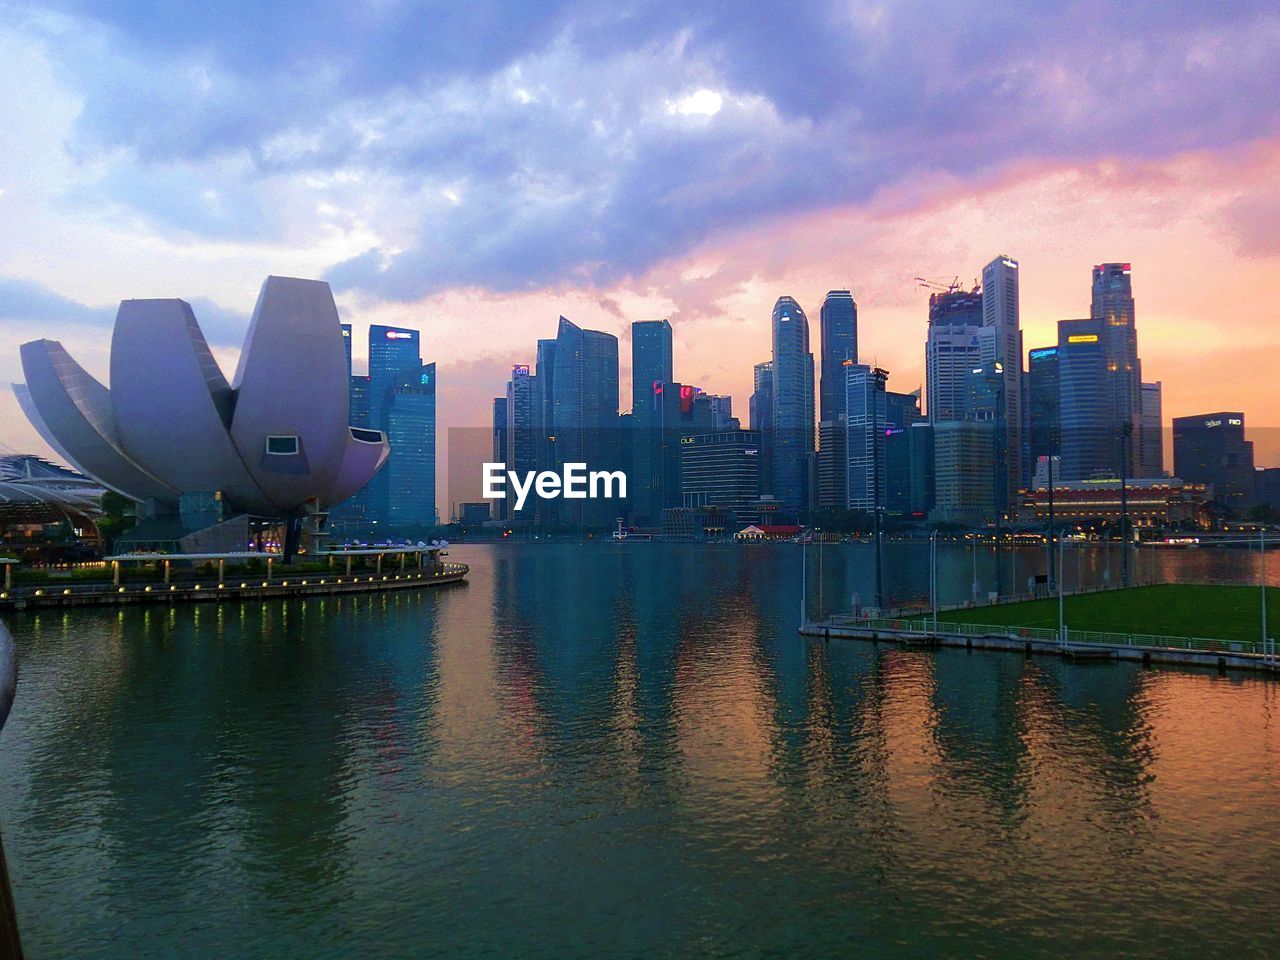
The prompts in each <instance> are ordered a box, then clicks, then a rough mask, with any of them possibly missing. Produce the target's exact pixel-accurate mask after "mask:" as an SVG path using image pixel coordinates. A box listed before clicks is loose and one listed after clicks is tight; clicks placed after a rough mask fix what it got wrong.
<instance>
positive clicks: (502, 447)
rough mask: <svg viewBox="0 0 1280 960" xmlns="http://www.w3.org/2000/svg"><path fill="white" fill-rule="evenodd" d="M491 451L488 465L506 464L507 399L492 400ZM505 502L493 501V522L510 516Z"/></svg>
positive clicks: (497, 398)
mask: <svg viewBox="0 0 1280 960" xmlns="http://www.w3.org/2000/svg"><path fill="white" fill-rule="evenodd" d="M492 423H493V449H492V450H491V451H490V453H489V462H490V463H506V462H507V398H506V397H494V398H493V420H492ZM507 505H508V504H507V501H506V500H495V501H493V504H492V510H491V513H492V516H493V518H494V519H495V520H505V519H507V517H508V516H509V515H510V514H509V513H508V511H507Z"/></svg>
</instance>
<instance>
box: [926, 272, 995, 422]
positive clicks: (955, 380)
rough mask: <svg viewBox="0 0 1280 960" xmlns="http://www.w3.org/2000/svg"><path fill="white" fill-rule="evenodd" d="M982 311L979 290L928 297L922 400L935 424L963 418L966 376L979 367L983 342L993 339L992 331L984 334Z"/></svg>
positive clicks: (948, 292)
mask: <svg viewBox="0 0 1280 960" xmlns="http://www.w3.org/2000/svg"><path fill="white" fill-rule="evenodd" d="M982 309H983V308H982V292H981V291H980V290H971V291H967V292H966V291H964V290H949V291H947V292H945V293H935V294H933V295H931V296H930V297H929V334H928V339H927V340H926V342H925V400H926V402H927V404H928V411H929V419H930V420H931V421H932V422H934V423H940V422H941V421H943V420H963V419H964V418H965V416H966V413H967V411H966V409H965V400H966V393H965V376H966V374H967V373H968V372H969V371H970V370H972V369H973V368H974V367H978V366H981V365H982V354H983V352H984V351H983V343H984V341H985V342H987V343H991V342H993V341H992V340H991V339H990V338H992V337H993V336H994V328H992V330H993V332H992V333H988V334H986V335H984V334H983V314H982ZM991 352H994V351H993V349H992V350H991Z"/></svg>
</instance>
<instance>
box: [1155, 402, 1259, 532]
mask: <svg viewBox="0 0 1280 960" xmlns="http://www.w3.org/2000/svg"><path fill="white" fill-rule="evenodd" d="M1173 472H1174V473H1175V474H1177V476H1178V477H1179V478H1180V479H1182V480H1184V481H1187V482H1190V483H1203V484H1206V485H1211V486H1212V488H1213V498H1214V499H1215V500H1217V501H1218V502H1220V503H1222V504H1225V505H1226V506H1227V507H1228V508H1229V509H1230V510H1232V511H1233V512H1235V513H1237V514H1242V513H1244V512H1245V511H1246V510H1248V508H1249V507H1250V506H1252V505H1253V502H1254V497H1255V490H1254V469H1253V442H1252V441H1251V440H1246V439H1245V438H1244V414H1243V413H1239V412H1230V413H1202V414H1199V415H1197V416H1192V417H1174V418H1173Z"/></svg>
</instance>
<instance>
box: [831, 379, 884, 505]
mask: <svg viewBox="0 0 1280 960" xmlns="http://www.w3.org/2000/svg"><path fill="white" fill-rule="evenodd" d="M844 370H845V375H846V380H845V387H846V389H845V396H846V403H845V414H844V420H845V427H846V441H845V449H846V450H847V451H848V454H847V457H846V463H847V465H848V467H847V470H848V480H847V481H846V490H847V495H846V500H845V508H846V509H848V510H865V511H867V512H870V511H873V510H875V509H877V508H879V507H883V506H884V482H885V481H884V442H885V427H886V423H887V421H886V413H887V403H886V399H885V383H886V382H887V381H888V379H889V374H888V372H887V371H885V370H881V369H880V368H879V367H871V366H868V365H867V364H865V363H852V364H849V365H848V366H846V367H844ZM837 422H838V421H837Z"/></svg>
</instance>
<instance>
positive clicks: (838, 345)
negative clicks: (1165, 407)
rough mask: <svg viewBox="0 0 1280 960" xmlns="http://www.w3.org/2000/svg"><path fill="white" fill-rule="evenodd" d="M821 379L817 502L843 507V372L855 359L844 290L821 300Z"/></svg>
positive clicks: (852, 318)
mask: <svg viewBox="0 0 1280 960" xmlns="http://www.w3.org/2000/svg"><path fill="white" fill-rule="evenodd" d="M819 328H820V337H821V340H822V380H821V382H820V383H819V385H818V400H819V402H818V408H819V416H818V454H817V458H816V461H817V478H816V480H817V484H816V485H817V497H816V500H817V505H818V506H819V507H820V508H823V509H832V508H835V509H840V510H843V509H845V508H846V503H847V501H848V486H847V485H848V479H849V475H848V462H847V456H846V450H845V443H846V441H847V439H848V437H847V432H848V431H847V426H846V424H845V409H846V402H847V397H846V394H845V371H847V370H848V368H849V366H850V365H851V364H854V363H857V362H858V305H857V304H856V303H854V301H853V296H852V295H851V294H850V293H849V291H848V290H832V291H831V292H829V293H828V294H827V296H826V299H825V300H823V301H822V312H821V314H820V322H819Z"/></svg>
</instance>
